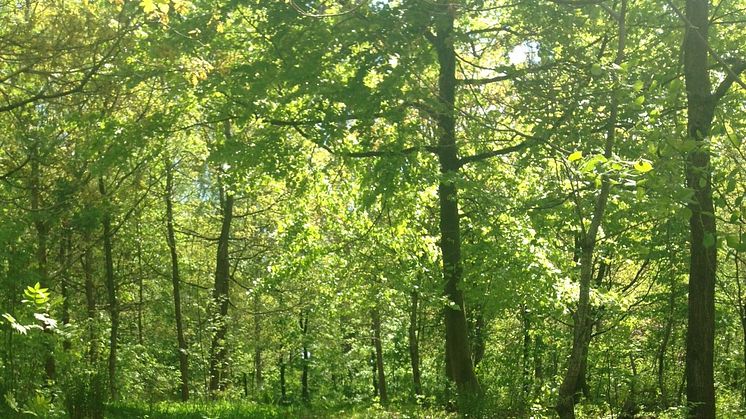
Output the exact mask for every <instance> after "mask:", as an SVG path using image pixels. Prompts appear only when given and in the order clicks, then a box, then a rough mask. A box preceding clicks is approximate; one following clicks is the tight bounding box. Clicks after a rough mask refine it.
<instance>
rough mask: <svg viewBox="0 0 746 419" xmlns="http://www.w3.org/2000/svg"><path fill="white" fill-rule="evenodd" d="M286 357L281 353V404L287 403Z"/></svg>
mask: <svg viewBox="0 0 746 419" xmlns="http://www.w3.org/2000/svg"><path fill="white" fill-rule="evenodd" d="M285 368H286V364H285V357H284V355H280V404H285V403H287V384H286V381H285Z"/></svg>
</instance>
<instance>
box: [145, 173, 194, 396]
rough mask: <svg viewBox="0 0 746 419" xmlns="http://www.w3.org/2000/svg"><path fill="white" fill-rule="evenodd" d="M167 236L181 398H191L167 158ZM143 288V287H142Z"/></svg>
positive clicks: (171, 187) (171, 188) (170, 179)
mask: <svg viewBox="0 0 746 419" xmlns="http://www.w3.org/2000/svg"><path fill="white" fill-rule="evenodd" d="M164 164H165V167H166V196H165V200H166V237H167V241H168V249H169V251H170V253H171V284H172V286H173V294H174V317H175V320H176V341H177V343H178V354H179V372H180V374H181V400H182V401H187V400H189V359H188V347H187V344H186V339H184V324H183V320H182V315H181V276H180V274H179V254H178V252H177V251H176V235H175V234H174V210H173V194H174V190H173V189H174V187H173V184H174V176H173V167H172V163H171V161H169V159H166V161H165V162H164ZM141 289H142V288H141Z"/></svg>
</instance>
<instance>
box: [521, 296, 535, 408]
mask: <svg viewBox="0 0 746 419" xmlns="http://www.w3.org/2000/svg"><path fill="white" fill-rule="evenodd" d="M521 318H522V320H523V322H522V323H523V351H522V354H521V362H522V363H523V368H522V370H523V375H522V377H521V382H522V390H523V392H522V393H521V404H522V406H526V405H527V404H528V401H529V397H530V396H531V387H532V385H533V383H532V382H531V313H529V311H528V309H527V308H526V307H525V306H524V307H522V308H521Z"/></svg>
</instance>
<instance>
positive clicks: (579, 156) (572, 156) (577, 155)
mask: <svg viewBox="0 0 746 419" xmlns="http://www.w3.org/2000/svg"><path fill="white" fill-rule="evenodd" d="M582 158H583V152H582V151H576V152H574V153H572V154H570V155H569V156H567V161H570V162H574V161H578V160H580V159H582Z"/></svg>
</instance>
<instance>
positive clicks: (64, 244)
mask: <svg viewBox="0 0 746 419" xmlns="http://www.w3.org/2000/svg"><path fill="white" fill-rule="evenodd" d="M71 248H72V242H71V240H70V232H69V231H65V234H64V235H63V237H62V238H61V239H60V254H59V258H60V260H59V263H60V266H61V267H62V272H60V292H61V294H62V318H61V319H60V320H62V324H63V325H64V326H67V325H69V324H70V295H69V292H68V289H67V281H68V279H67V276H68V269H67V263H68V261H67V258H68V255H69V254H70V251H71ZM71 348H72V343H71V342H70V339H68V338H65V340H63V341H62V349H64V350H65V351H69V350H70V349H71Z"/></svg>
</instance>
